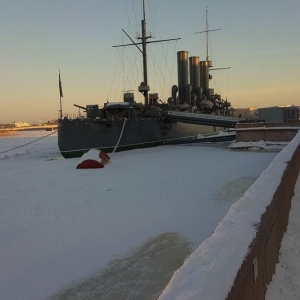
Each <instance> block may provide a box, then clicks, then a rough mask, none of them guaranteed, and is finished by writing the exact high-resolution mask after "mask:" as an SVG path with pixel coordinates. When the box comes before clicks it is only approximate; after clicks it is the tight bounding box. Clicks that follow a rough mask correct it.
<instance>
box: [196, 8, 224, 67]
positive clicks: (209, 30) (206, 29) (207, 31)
mask: <svg viewBox="0 0 300 300" xmlns="http://www.w3.org/2000/svg"><path fill="white" fill-rule="evenodd" d="M205 16H206V19H205V20H206V24H205V30H204V31H198V32H195V33H199V34H201V33H205V34H206V61H210V59H209V55H208V51H209V50H208V33H209V32H211V31H218V30H222V28H217V29H209V28H208V6H206V14H205Z"/></svg>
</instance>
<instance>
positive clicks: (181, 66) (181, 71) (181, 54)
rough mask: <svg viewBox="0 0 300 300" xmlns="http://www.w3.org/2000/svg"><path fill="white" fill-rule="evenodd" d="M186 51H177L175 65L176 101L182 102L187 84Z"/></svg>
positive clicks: (187, 65)
mask: <svg viewBox="0 0 300 300" xmlns="http://www.w3.org/2000/svg"><path fill="white" fill-rule="evenodd" d="M188 54H189V53H188V51H178V52H177V67H178V102H179V103H182V102H183V101H184V100H185V95H186V86H187V85H188V84H189V75H188V72H189V64H188Z"/></svg>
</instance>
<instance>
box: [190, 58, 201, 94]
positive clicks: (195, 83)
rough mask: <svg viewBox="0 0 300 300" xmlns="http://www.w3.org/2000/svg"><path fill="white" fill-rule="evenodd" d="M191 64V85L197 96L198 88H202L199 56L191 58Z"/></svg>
mask: <svg viewBox="0 0 300 300" xmlns="http://www.w3.org/2000/svg"><path fill="white" fill-rule="evenodd" d="M189 62H190V83H191V85H192V88H193V89H192V92H193V93H195V94H196V92H197V88H198V87H200V67H199V56H191V57H190V58H189Z"/></svg>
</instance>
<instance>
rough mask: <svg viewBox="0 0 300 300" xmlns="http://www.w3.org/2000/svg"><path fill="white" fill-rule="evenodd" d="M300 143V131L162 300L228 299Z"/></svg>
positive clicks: (179, 273)
mask: <svg viewBox="0 0 300 300" xmlns="http://www.w3.org/2000/svg"><path fill="white" fill-rule="evenodd" d="M299 144H300V132H298V133H297V135H296V136H295V137H294V139H293V140H292V141H291V142H290V143H289V144H288V145H287V146H286V147H285V148H284V149H283V150H282V151H281V152H280V153H278V155H277V156H276V157H275V158H274V160H273V161H272V163H271V164H270V165H269V166H268V168H267V169H266V170H265V171H264V172H263V173H262V174H261V175H260V177H259V178H258V179H257V180H256V181H255V182H254V183H253V185H252V186H251V187H250V188H249V189H248V191H247V192H246V193H245V194H244V196H243V197H242V198H241V199H240V200H238V201H237V202H236V203H235V204H233V205H232V207H231V208H230V210H229V211H228V213H227V215H226V216H225V217H224V219H223V220H222V221H221V222H220V223H219V225H218V226H217V228H216V229H215V231H214V232H213V234H212V235H211V236H210V237H209V238H208V239H207V240H205V241H204V242H203V243H202V244H201V245H200V246H199V247H198V249H197V250H196V251H195V252H194V253H193V254H192V255H191V256H190V257H189V258H188V259H187V260H186V261H185V263H184V264H183V266H182V267H181V268H180V269H178V270H177V271H176V272H175V273H174V275H173V277H172V279H171V281H170V282H169V284H168V285H167V286H166V288H165V289H164V291H163V292H162V294H161V295H160V297H159V298H158V299H159V300H175V299H185V300H192V299H207V300H208V299H213V300H224V299H226V298H227V297H228V294H229V293H230V291H231V289H232V287H233V285H234V282H235V279H236V276H237V273H238V271H239V270H240V268H241V265H242V264H243V262H244V260H245V257H246V256H247V254H248V252H249V247H250V245H251V243H252V242H253V240H254V239H255V237H256V234H257V228H258V227H259V225H260V223H261V219H262V215H263V214H264V213H265V212H266V208H267V207H268V206H269V205H270V204H271V202H272V200H273V197H274V194H275V192H276V191H277V188H278V187H279V185H280V184H281V179H282V177H283V175H284V172H285V170H286V169H287V166H288V163H289V162H290V161H291V160H292V157H293V155H294V153H295V152H296V151H297V149H298V148H300V147H299ZM298 150H299V149H298ZM297 174H298V173H297Z"/></svg>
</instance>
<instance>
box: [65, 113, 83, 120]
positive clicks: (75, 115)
mask: <svg viewBox="0 0 300 300" xmlns="http://www.w3.org/2000/svg"><path fill="white" fill-rule="evenodd" d="M62 118H63V119H70V120H75V119H82V118H84V116H83V115H82V114H79V113H72V114H68V113H64V114H63V115H62Z"/></svg>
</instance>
